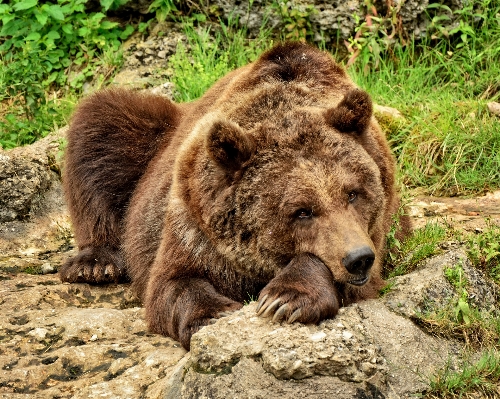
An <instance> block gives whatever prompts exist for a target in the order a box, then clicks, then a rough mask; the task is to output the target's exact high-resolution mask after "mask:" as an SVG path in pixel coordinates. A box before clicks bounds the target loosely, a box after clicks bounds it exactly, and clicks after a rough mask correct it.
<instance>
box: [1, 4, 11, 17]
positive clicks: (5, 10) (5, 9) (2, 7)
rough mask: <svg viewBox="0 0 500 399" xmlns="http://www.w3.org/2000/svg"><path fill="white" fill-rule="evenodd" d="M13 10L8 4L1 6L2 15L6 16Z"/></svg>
mask: <svg viewBox="0 0 500 399" xmlns="http://www.w3.org/2000/svg"><path fill="white" fill-rule="evenodd" d="M10 10H11V8H10V7H9V5H8V4H0V15H1V14H6V13H8V12H9V11H10Z"/></svg>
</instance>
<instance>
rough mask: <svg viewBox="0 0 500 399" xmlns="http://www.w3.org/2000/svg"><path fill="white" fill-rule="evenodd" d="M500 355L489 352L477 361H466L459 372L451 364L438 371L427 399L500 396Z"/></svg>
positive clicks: (495, 351) (433, 378)
mask: <svg viewBox="0 0 500 399" xmlns="http://www.w3.org/2000/svg"><path fill="white" fill-rule="evenodd" d="M499 387H500V353H499V352H498V351H497V350H489V351H486V352H484V353H482V354H481V356H480V358H479V359H478V360H477V361H473V360H469V359H468V360H466V361H464V362H463V363H462V364H460V366H459V368H458V370H456V369H454V368H453V367H452V365H451V364H447V366H446V367H445V368H443V369H442V370H439V371H437V372H436V373H435V374H434V375H433V376H432V377H431V382H430V389H429V390H428V391H427V396H426V397H427V398H467V397H477V396H472V395H473V394H478V395H484V396H483V397H490V398H495V397H498V396H499V395H500V389H499ZM469 395H470V396H469Z"/></svg>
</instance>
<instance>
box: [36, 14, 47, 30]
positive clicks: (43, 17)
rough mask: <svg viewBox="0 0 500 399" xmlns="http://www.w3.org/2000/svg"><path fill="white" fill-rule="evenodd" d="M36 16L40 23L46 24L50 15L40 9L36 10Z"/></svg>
mask: <svg viewBox="0 0 500 399" xmlns="http://www.w3.org/2000/svg"><path fill="white" fill-rule="evenodd" d="M35 18H36V20H37V21H38V23H39V24H40V25H42V26H45V24H46V23H47V19H48V15H47V14H45V13H43V12H40V11H39V10H35Z"/></svg>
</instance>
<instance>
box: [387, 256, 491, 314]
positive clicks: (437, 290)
mask: <svg viewBox="0 0 500 399" xmlns="http://www.w3.org/2000/svg"><path fill="white" fill-rule="evenodd" d="M456 265H460V266H461V267H462V268H463V271H464V277H465V278H466V279H467V282H468V285H467V292H468V298H469V300H470V302H471V304H472V305H474V306H476V307H477V308H479V309H481V310H485V311H488V312H492V311H495V310H496V309H497V303H498V299H499V298H500V296H499V290H498V287H497V286H496V285H495V284H494V283H493V282H491V281H489V280H488V279H487V278H486V277H485V276H484V274H483V273H482V272H481V271H480V270H478V269H476V268H474V267H473V266H472V264H471V263H470V261H469V259H468V258H467V255H466V254H465V252H464V251H463V250H462V249H452V250H450V251H448V252H445V253H444V254H441V255H438V256H435V257H433V258H430V259H428V260H426V261H425V262H423V264H422V265H421V266H420V267H419V268H418V269H417V270H416V271H414V272H412V273H410V274H407V275H404V276H399V277H395V278H394V279H393V283H394V285H393V287H392V288H391V290H390V291H389V292H388V293H387V294H386V295H384V297H383V298H382V299H381V300H382V302H384V303H385V305H386V306H387V307H388V308H389V309H391V310H392V311H394V312H396V313H399V314H401V315H404V316H406V317H415V316H417V315H418V314H419V313H422V312H424V311H425V310H428V309H430V308H432V309H439V308H444V307H446V305H448V304H449V303H450V301H455V302H456V301H457V300H458V298H459V296H460V295H461V293H459V292H457V289H456V288H454V287H453V286H452V284H450V282H449V281H448V280H447V279H446V277H445V269H447V268H450V267H455V266H456Z"/></svg>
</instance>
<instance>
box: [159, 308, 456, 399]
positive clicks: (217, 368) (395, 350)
mask: <svg viewBox="0 0 500 399" xmlns="http://www.w3.org/2000/svg"><path fill="white" fill-rule="evenodd" d="M255 307H256V305H255V304H250V305H248V306H245V307H244V308H243V309H242V310H241V311H238V312H236V313H234V314H232V315H231V316H229V317H225V318H222V319H220V320H219V321H218V322H217V323H215V324H214V325H211V326H207V327H204V328H203V329H202V330H200V331H199V332H198V333H196V334H195V335H194V336H193V338H192V341H191V356H190V359H189V360H188V361H187V362H186V365H185V366H184V376H183V377H182V374H180V373H178V378H177V380H174V381H171V382H170V385H169V386H168V387H167V391H166V393H165V395H166V397H167V398H173V397H174V395H173V392H177V394H178V392H181V395H180V396H177V397H180V398H183V399H185V398H199V397H209V398H212V399H215V398H227V397H234V398H238V397H242V398H243V397H244V398H258V397H283V398H296V397H305V398H308V397H314V398H331V397H332V395H336V396H335V397H338V398H352V397H353V395H355V394H358V395H369V394H370V392H378V393H379V394H380V395H382V394H383V395H389V396H388V397H391V396H390V395H392V393H391V392H393V393H395V394H397V395H400V396H404V395H406V394H409V393H415V392H418V391H421V390H424V389H425V388H426V385H425V383H423V382H422V379H421V376H422V375H427V374H429V373H431V372H432V371H433V370H434V369H435V368H436V367H439V366H440V365H442V364H443V363H444V362H445V361H446V359H447V353H448V352H449V350H450V344H448V343H447V342H445V341H444V340H440V339H437V338H432V337H429V336H427V335H426V334H425V333H424V332H422V331H421V330H420V329H418V328H417V327H416V326H415V325H414V324H413V323H412V322H411V321H409V320H407V319H405V318H403V317H401V316H398V315H396V314H394V313H392V312H390V311H389V310H388V309H387V308H386V307H385V306H384V305H383V304H381V303H380V301H376V300H372V301H366V302H362V303H359V304H355V305H353V306H349V307H346V308H342V309H341V310H340V312H339V314H338V315H337V317H336V318H335V319H334V320H326V321H323V322H322V323H321V324H320V325H319V326H313V325H303V324H300V323H296V324H292V325H288V324H277V323H273V322H272V321H270V320H269V319H263V318H260V317H257V316H256V314H255ZM298 381H300V382H298ZM389 387H391V389H389ZM360 397H363V396H360ZM366 397H371V396H366ZM380 397H382V396H380ZM393 397H396V396H393Z"/></svg>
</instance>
